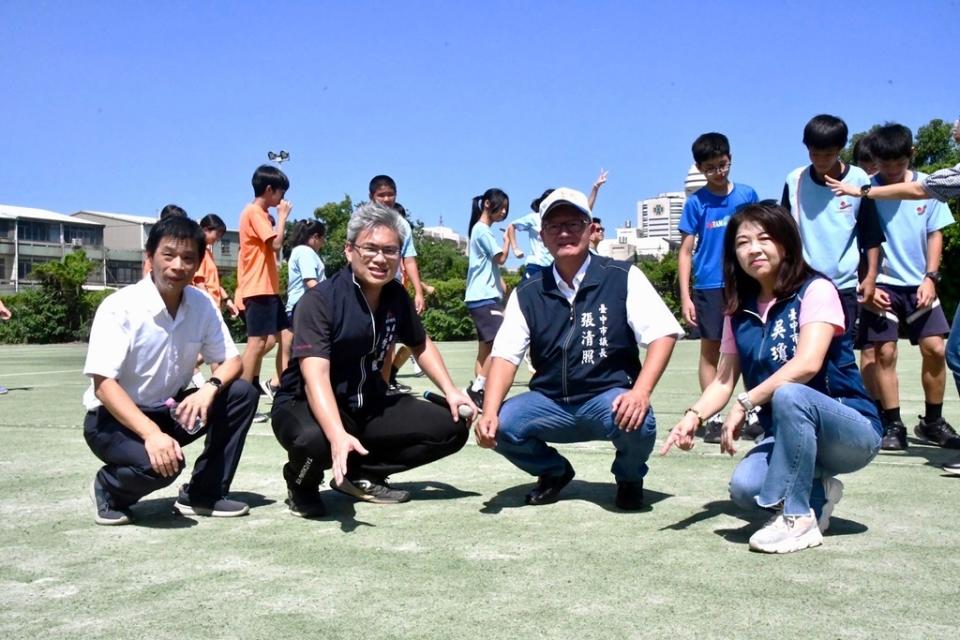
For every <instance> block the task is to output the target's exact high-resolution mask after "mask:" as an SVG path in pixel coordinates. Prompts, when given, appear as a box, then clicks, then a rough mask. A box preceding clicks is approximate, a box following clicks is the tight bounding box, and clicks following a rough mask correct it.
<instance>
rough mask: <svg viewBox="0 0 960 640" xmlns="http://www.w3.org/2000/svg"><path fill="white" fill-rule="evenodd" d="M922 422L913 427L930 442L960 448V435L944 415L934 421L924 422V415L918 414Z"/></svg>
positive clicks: (925, 440)
mask: <svg viewBox="0 0 960 640" xmlns="http://www.w3.org/2000/svg"><path fill="white" fill-rule="evenodd" d="M917 417H918V418H920V422H918V423H917V426H915V427H914V428H913V433H914V434H915V435H916V436H917V437H918V438H920V439H921V440H923V441H924V442H928V443H930V444H935V445H937V446H938V447H943V448H944V449H960V436H958V435H957V432H956V431H955V430H954V428H953V427H951V426H950V423H949V422H947V421H946V420H944V419H943V416H941V417H939V418H937V419H936V420H934V421H933V422H924V420H923V416H917Z"/></svg>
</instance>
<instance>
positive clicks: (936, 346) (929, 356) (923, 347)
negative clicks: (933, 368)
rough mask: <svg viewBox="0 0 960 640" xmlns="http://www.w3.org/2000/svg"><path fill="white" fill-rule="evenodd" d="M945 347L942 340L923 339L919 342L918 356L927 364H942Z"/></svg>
mask: <svg viewBox="0 0 960 640" xmlns="http://www.w3.org/2000/svg"><path fill="white" fill-rule="evenodd" d="M945 353H946V347H945V346H944V343H943V339H942V338H935V339H924V340H921V341H920V356H921V357H922V358H923V359H924V360H927V361H928V362H942V361H943V360H944V358H945Z"/></svg>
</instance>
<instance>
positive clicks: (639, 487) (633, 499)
mask: <svg viewBox="0 0 960 640" xmlns="http://www.w3.org/2000/svg"><path fill="white" fill-rule="evenodd" d="M616 504H617V508H619V509H623V510H624V511H637V510H639V509H642V508H643V480H641V481H639V482H627V481H626V480H617V499H616Z"/></svg>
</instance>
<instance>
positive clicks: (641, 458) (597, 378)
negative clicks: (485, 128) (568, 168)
mask: <svg viewBox="0 0 960 640" xmlns="http://www.w3.org/2000/svg"><path fill="white" fill-rule="evenodd" d="M540 216H541V220H542V225H541V232H540V233H541V235H542V236H543V242H544V244H545V245H546V247H547V249H548V250H549V251H550V253H551V254H552V255H553V257H554V263H553V267H550V268H547V269H543V270H542V271H541V272H540V273H538V274H535V275H533V276H531V277H530V278H527V279H526V280H524V281H523V282H521V283H520V284H519V285H518V286H517V289H516V291H514V293H513V295H512V296H510V300H509V301H508V303H507V308H506V312H505V314H504V319H503V325H502V326H501V328H500V331H499V332H498V333H497V337H496V340H495V341H494V345H493V351H492V356H493V364H492V365H491V369H490V375H489V377H488V378H487V382H486V395H485V398H484V403H483V415H482V417H481V418H480V420H479V421H478V422H477V425H476V427H475V430H476V436H477V442H478V443H479V444H480V446H485V447H496V451H497V452H498V453H500V454H502V455H503V456H504V457H506V458H507V459H508V460H509V461H510V462H512V463H513V464H515V465H516V466H518V467H520V469H522V470H523V471H526V472H527V473H529V474H531V475H535V476H538V477H539V479H538V482H537V484H536V486H535V487H534V488H533V490H532V491H530V493H528V494H527V496H526V503H527V504H529V505H542V504H548V503H551V502H555V501H556V500H557V499H558V497H559V494H560V492H561V490H562V489H563V488H564V487H565V486H566V485H567V484H568V483H569V482H570V481H571V480H572V479H573V476H574V470H573V467H572V466H571V465H570V462H569V461H567V459H566V458H564V457H563V456H562V455H560V453H559V452H558V451H557V450H556V449H554V448H553V447H550V446H548V444H547V443H548V442H557V443H566V442H584V441H588V440H610V441H611V442H612V443H613V445H614V447H615V448H616V450H617V453H616V456H615V458H614V461H613V468H612V472H613V475H614V477H615V478H616V481H617V493H616V505H617V506H618V507H619V508H621V509H624V510H636V509H640V508H642V507H643V478H644V476H645V475H646V473H647V458H648V457H649V456H650V451H651V450H652V449H653V444H654V439H655V437H656V422H655V420H654V415H653V410H652V409H651V407H650V394H651V393H652V392H653V388H654V387H655V386H656V384H657V381H658V380H659V379H660V375H661V374H662V373H663V370H664V368H665V367H666V366H667V362H668V361H669V359H670V355H671V354H672V353H673V347H674V345H675V344H676V340H677V337H678V336H680V335H682V334H683V331H682V329H681V328H680V325H679V324H678V323H677V321H676V319H675V318H674V317H673V315H672V314H671V313H670V310H669V309H668V308H667V306H666V305H665V304H664V303H663V300H662V299H661V298H660V296H659V295H657V293H656V291H655V290H654V289H653V287H652V286H651V285H650V282H649V281H647V279H646V277H644V275H643V273H642V272H641V271H640V270H639V269H637V268H636V267H634V266H631V265H630V264H628V263H625V262H619V261H615V260H611V259H609V258H602V257H600V256H595V255H591V254H590V252H589V248H590V231H591V229H592V227H591V214H590V207H589V205H588V202H587V198H586V196H585V195H584V194H582V193H580V192H579V191H574V190H573V189H566V188H562V189H557V190H555V191H554V192H553V193H551V194H550V195H549V197H547V198H546V199H545V200H544V201H543V202H542V203H541V205H540ZM528 346H529V349H530V358H531V361H532V363H533V367H534V369H536V373H535V374H534V375H533V378H532V379H531V380H530V391H528V392H526V393H523V394H521V395H518V396H516V397H514V398H511V399H510V400H508V401H507V402H506V403H504V404H503V406H502V407H501V403H503V399H504V397H505V396H506V394H507V391H508V390H509V388H510V386H511V384H513V379H514V376H515V375H516V371H517V365H518V364H519V363H520V361H521V360H522V359H523V355H524V352H525V351H526V350H527V348H528ZM639 347H645V348H646V351H647V357H646V362H644V363H643V367H642V368H641V363H640V354H639Z"/></svg>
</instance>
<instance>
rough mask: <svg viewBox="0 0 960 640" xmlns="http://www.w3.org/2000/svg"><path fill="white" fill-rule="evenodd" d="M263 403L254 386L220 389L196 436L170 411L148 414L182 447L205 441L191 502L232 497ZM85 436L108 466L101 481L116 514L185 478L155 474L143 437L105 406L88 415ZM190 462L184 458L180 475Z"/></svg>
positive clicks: (234, 385) (195, 468)
mask: <svg viewBox="0 0 960 640" xmlns="http://www.w3.org/2000/svg"><path fill="white" fill-rule="evenodd" d="M258 401H259V393H258V391H257V390H256V389H254V388H253V385H251V384H250V383H249V382H246V381H244V380H235V381H234V382H232V383H231V384H230V385H229V386H227V387H224V388H223V389H221V390H220V393H219V394H217V397H216V398H215V399H214V401H213V404H212V405H211V406H210V410H209V411H208V412H207V424H206V426H204V427H203V429H201V430H200V431H198V432H197V433H193V434H190V433H187V432H186V431H184V430H183V428H182V427H181V426H180V425H179V424H177V422H176V421H175V420H174V419H173V418H172V417H170V414H169V412H167V411H166V410H164V411H161V412H148V413H147V414H146V415H147V416H148V417H149V418H150V419H151V420H153V421H154V422H155V423H156V424H157V426H159V427H160V429H161V430H162V431H163V432H164V433H166V434H167V435H169V436H170V437H172V438H174V439H175V440H176V441H177V442H179V443H180V445H181V446H184V445H188V444H190V443H191V442H193V441H195V440H197V439H199V438H201V437H205V438H206V439H205V440H204V443H203V452H202V453H201V454H200V456H199V457H198V458H197V462H196V464H194V465H193V477H191V479H190V484H189V486H188V488H187V491H188V493H189V495H190V499H191V500H195V501H197V502H198V503H200V504H206V503H213V502H214V501H216V500H219V499H220V498H222V497H224V496H225V495H227V492H228V491H229V490H230V483H231V482H233V475H234V473H236V471H237V465H238V464H239V462H240V455H241V454H242V453H243V444H244V441H245V440H246V437H247V431H248V430H249V429H250V423H251V422H253V415H254V413H255V412H256V410H257V402H258ZM83 436H84V438H86V440H87V445H88V446H89V447H90V450H91V451H93V453H94V454H95V455H96V456H97V457H98V458H100V459H101V460H103V461H104V462H105V463H106V464H104V466H103V467H101V468H100V471H98V472H97V478H98V479H99V480H100V484H101V485H103V487H104V489H105V490H106V492H107V494H108V495H109V496H110V503H111V504H112V505H113V507H114V508H116V509H125V508H127V507H129V506H130V505H132V504H133V503H135V502H137V501H138V500H139V499H140V498H142V497H143V496H145V495H147V494H148V493H151V492H153V491H156V490H157V489H162V488H163V487H166V486H167V485H169V484H171V483H172V482H173V481H174V480H176V477H177V476H178V475H180V474H179V473H178V474H176V475H175V476H170V477H168V478H164V477H163V476H162V475H160V474H159V473H157V472H156V471H154V470H153V468H152V467H151V466H150V458H149V456H147V450H146V448H145V447H144V445H143V440H142V439H141V438H140V436H138V435H137V434H135V433H134V432H133V431H130V430H129V429H127V428H126V427H124V426H123V425H122V424H120V423H119V422H118V421H117V419H116V418H114V417H113V415H112V414H111V413H110V412H109V411H107V409H106V408H105V407H100V408H98V409H97V410H96V411H90V412H88V413H87V417H86V419H85V420H84V421H83ZM186 462H187V461H186V459H184V461H183V465H181V467H180V469H181V471H182V470H183V468H184V466H186Z"/></svg>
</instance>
